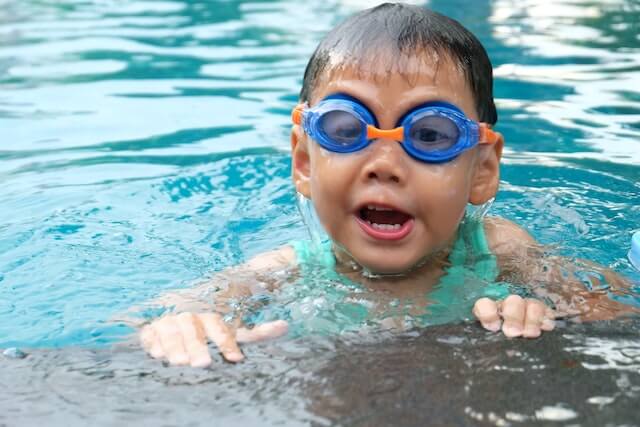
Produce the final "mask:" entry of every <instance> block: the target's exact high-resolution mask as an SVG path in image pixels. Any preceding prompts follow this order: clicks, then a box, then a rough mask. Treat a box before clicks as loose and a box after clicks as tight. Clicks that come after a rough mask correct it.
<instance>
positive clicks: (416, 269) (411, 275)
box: [333, 244, 451, 297]
mask: <svg viewBox="0 0 640 427" xmlns="http://www.w3.org/2000/svg"><path fill="white" fill-rule="evenodd" d="M450 249H451V245H447V246H446V248H445V249H442V250H440V251H437V252H435V253H432V254H430V255H428V256H426V257H424V258H422V259H421V260H420V261H418V262H417V263H416V264H414V265H413V266H412V267H411V268H409V269H407V270H406V271H404V272H400V273H392V274H389V273H383V274H381V273H375V272H372V271H371V270H368V269H367V268H366V267H363V266H362V265H360V264H358V262H357V261H355V260H354V259H353V257H352V256H351V255H350V254H349V253H348V252H347V251H345V250H344V249H343V248H341V247H339V246H337V245H335V244H334V245H333V254H334V256H335V258H336V271H337V272H338V273H340V274H342V275H343V276H346V277H348V278H349V280H352V281H354V282H357V283H360V284H362V285H364V286H366V287H367V288H369V289H371V290H379V291H384V292H388V293H390V294H392V295H394V296H396V297H407V296H411V294H414V293H419V294H422V295H424V293H425V292H429V291H430V290H431V288H433V286H435V285H436V284H437V283H438V282H439V281H440V278H441V277H442V276H443V275H444V274H445V268H446V267H448V266H449V265H450V263H449V259H448V258H449V252H450Z"/></svg>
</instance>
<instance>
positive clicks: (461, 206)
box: [420, 162, 471, 228]
mask: <svg viewBox="0 0 640 427" xmlns="http://www.w3.org/2000/svg"><path fill="white" fill-rule="evenodd" d="M422 181H423V182H426V183H430V184H428V185H425V186H424V187H423V188H424V191H423V194H420V197H421V199H422V200H423V201H424V202H423V208H424V209H425V210H426V215H427V218H432V219H433V220H434V221H433V223H434V224H436V225H445V224H446V225H447V227H446V228H451V227H455V226H456V225H457V223H458V222H459V221H460V220H461V219H462V217H463V216H464V211H465V208H466V206H467V203H468V201H469V193H470V189H471V173H470V168H469V165H468V162H457V163H455V164H450V165H443V166H441V167H436V168H434V169H430V170H429V173H428V176H423V177H422Z"/></svg>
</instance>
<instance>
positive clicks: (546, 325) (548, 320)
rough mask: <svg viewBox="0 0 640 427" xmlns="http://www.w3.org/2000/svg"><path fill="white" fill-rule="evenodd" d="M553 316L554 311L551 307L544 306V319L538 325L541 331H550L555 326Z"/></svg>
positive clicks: (554, 314)
mask: <svg viewBox="0 0 640 427" xmlns="http://www.w3.org/2000/svg"><path fill="white" fill-rule="evenodd" d="M555 318H556V312H555V311H553V310H552V309H551V308H549V307H546V309H545V315H544V320H543V321H542V325H540V328H542V330H543V331H552V330H553V329H554V328H555V327H556V321H555Z"/></svg>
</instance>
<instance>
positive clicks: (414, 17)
mask: <svg viewBox="0 0 640 427" xmlns="http://www.w3.org/2000/svg"><path fill="white" fill-rule="evenodd" d="M383 48H386V50H384V49H383ZM387 51H388V52H387ZM381 52H384V53H385V54H387V53H389V54H388V55H381V54H380V53H381ZM420 52H424V54H428V53H434V54H435V55H444V56H447V57H448V58H449V59H450V60H452V61H453V62H454V64H456V65H457V66H458V67H459V68H460V69H461V70H462V71H463V73H464V75H465V77H466V79H467V82H468V83H469V87H470V89H471V92H472V94H473V96H474V101H475V106H476V110H477V113H478V115H479V118H480V121H482V122H485V123H489V124H492V125H494V124H495V123H496V122H497V121H498V113H497V112H496V107H495V104H494V102H493V68H492V66H491V61H490V60H489V57H488V55H487V52H486V51H485V49H484V47H483V46H482V44H481V43H480V41H479V40H478V39H477V38H476V37H475V36H474V35H473V34H472V33H471V32H470V31H469V30H467V29H466V28H465V27H463V26H462V25H461V24H460V23H459V22H458V21H455V20H453V19H451V18H448V17H446V16H444V15H441V14H439V13H437V12H434V11H432V10H429V9H427V8H424V7H419V6H412V5H407V4H402V3H384V4H382V5H380V6H377V7H374V8H371V9H367V10H364V11H362V12H359V13H357V14H355V15H353V16H351V17H350V18H348V19H347V20H346V21H344V22H343V23H341V24H340V25H338V26H337V27H336V28H334V29H333V30H332V31H331V32H330V33H329V34H327V35H326V36H325V38H324V39H323V40H322V41H321V42H320V44H319V45H318V47H317V48H316V50H315V52H314V53H313V55H312V56H311V59H310V60H309V63H308V64H307V68H306V70H305V72H304V80H303V82H302V90H301V91H300V100H301V101H302V102H307V101H309V99H310V98H311V95H312V91H313V88H314V87H315V86H316V84H317V82H318V79H319V78H320V77H321V76H323V74H324V73H326V72H329V71H331V70H335V69H336V68H339V67H344V66H345V65H356V66H358V67H360V68H364V67H363V65H365V62H366V61H367V60H368V61H371V64H375V66H377V67H380V66H386V67H387V69H388V68H389V67H390V66H391V65H392V64H394V63H397V62H398V60H399V59H401V58H403V57H407V56H414V55H416V54H418V55H419V54H420ZM336 58H337V59H336ZM398 72H400V73H402V69H399V70H398Z"/></svg>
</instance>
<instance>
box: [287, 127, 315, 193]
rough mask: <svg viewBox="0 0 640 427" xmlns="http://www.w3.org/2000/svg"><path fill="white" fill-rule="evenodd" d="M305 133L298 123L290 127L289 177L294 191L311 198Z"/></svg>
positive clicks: (308, 158) (307, 145)
mask: <svg viewBox="0 0 640 427" xmlns="http://www.w3.org/2000/svg"><path fill="white" fill-rule="evenodd" d="M307 141H308V140H307V138H306V135H305V133H304V131H303V130H302V127H301V126H299V125H294V126H293V128H291V178H292V179H293V185H295V187H296V191H298V193H300V194H302V195H303V196H304V197H306V198H307V199H310V198H311V160H310V157H309V144H308V142H307Z"/></svg>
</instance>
